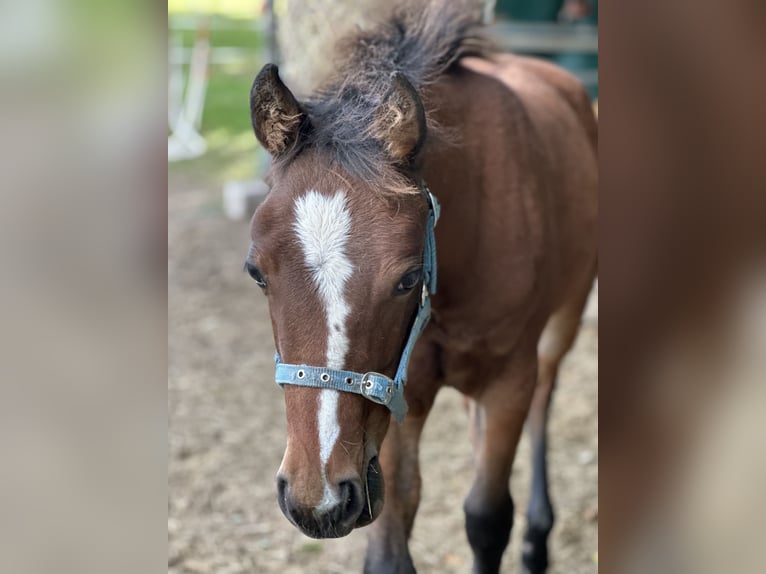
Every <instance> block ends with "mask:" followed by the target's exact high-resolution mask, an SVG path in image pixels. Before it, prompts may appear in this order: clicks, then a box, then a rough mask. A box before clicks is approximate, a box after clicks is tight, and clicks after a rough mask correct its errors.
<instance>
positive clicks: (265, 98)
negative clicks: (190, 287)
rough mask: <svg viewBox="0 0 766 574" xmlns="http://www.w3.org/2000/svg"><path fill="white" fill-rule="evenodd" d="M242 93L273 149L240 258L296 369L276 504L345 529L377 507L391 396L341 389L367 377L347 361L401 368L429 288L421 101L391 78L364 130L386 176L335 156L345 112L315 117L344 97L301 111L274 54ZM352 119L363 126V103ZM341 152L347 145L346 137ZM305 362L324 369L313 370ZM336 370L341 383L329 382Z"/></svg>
mask: <svg viewBox="0 0 766 574" xmlns="http://www.w3.org/2000/svg"><path fill="white" fill-rule="evenodd" d="M335 105H337V106H342V105H343V101H342V99H338V100H335ZM250 107H251V112H252V120H253V127H254V129H255V134H256V136H257V138H258V140H259V141H260V142H261V144H262V145H263V146H264V147H265V148H266V149H267V150H268V151H269V152H270V153H271V155H272V156H273V158H274V162H273V165H272V170H271V174H270V178H271V192H270V194H269V196H268V198H267V199H266V201H265V202H264V203H263V204H262V205H261V206H260V207H259V208H258V210H257V211H256V213H255V215H254V217H253V220H252V227H251V235H252V245H251V249H250V254H249V256H248V259H247V263H246V267H247V269H248V271H249V273H250V275H251V276H252V277H253V278H254V279H255V281H256V282H257V283H258V285H259V287H260V288H261V289H262V290H263V292H264V293H265V295H266V296H267V298H268V301H269V310H270V314H271V322H272V327H273V332H274V341H275V344H276V349H277V353H278V357H279V361H280V362H281V363H282V364H284V365H286V366H287V367H289V368H288V369H287V370H286V372H287V375H285V376H286V377H288V378H289V377H292V380H293V381H294V383H295V384H286V385H284V396H285V402H286V407H287V449H286V451H285V455H284V459H283V461H282V465H281V467H280V469H279V473H278V477H277V489H278V498H279V504H280V507H281V509H282V511H283V513H284V514H285V516H286V517H287V518H288V519H289V520H290V521H291V522H292V523H293V524H295V525H296V526H297V527H298V528H300V529H301V530H302V531H303V532H304V533H305V534H307V535H309V536H313V537H320V538H325V537H338V536H345V535H346V534H348V533H349V532H350V531H351V530H352V529H353V528H355V527H358V526H363V525H365V524H368V523H370V522H371V521H372V520H374V519H375V518H376V517H377V515H378V514H379V513H380V511H381V509H382V507H383V480H382V476H381V470H380V466H379V465H378V459H377V455H378V451H379V449H380V446H381V443H382V441H383V438H384V436H385V434H386V431H387V429H388V424H389V420H390V417H391V410H389V408H388V407H387V406H385V405H384V404H380V403H379V402H375V401H373V400H368V399H367V398H366V397H365V396H363V395H362V394H358V393H354V392H344V391H345V390H350V388H351V387H356V389H357V391H358V390H359V388H360V383H361V386H362V387H364V384H365V382H364V381H362V380H357V379H356V378H354V379H353V380H352V379H351V378H347V377H345V375H343V374H342V373H341V371H344V372H345V371H349V372H352V373H369V372H376V373H381V374H382V375H385V377H388V378H390V379H395V375H396V372H397V368H398V366H399V363H400V359H401V357H402V352H403V350H404V349H405V346H406V343H407V340H408V336H409V334H410V329H411V326H412V324H413V318H414V317H415V316H416V315H417V313H418V309H419V308H420V307H419V305H422V301H423V299H422V287H423V273H424V269H423V253H424V242H425V235H426V230H427V220H428V217H429V210H428V202H427V201H426V200H425V199H424V195H423V194H422V193H418V190H417V187H418V182H419V180H418V179H417V178H416V171H415V165H414V163H415V158H416V157H417V152H418V149H419V147H420V146H421V144H422V142H423V138H424V133H425V120H424V114H423V108H422V104H421V102H420V99H419V97H418V96H417V94H416V93H415V91H414V90H413V89H412V87H411V86H410V85H409V83H407V81H406V80H404V79H403V78H400V77H394V78H392V80H391V83H390V86H389V88H388V90H387V91H386V93H385V94H384V95H381V97H380V99H379V102H378V103H377V104H376V110H375V111H374V113H372V114H370V117H369V122H368V123H369V125H368V126H366V128H365V129H366V135H365V136H364V137H363V138H361V140H360V141H362V145H365V146H370V150H372V151H371V152H370V153H373V155H374V153H378V152H379V155H378V158H386V165H385V166H377V167H378V168H380V169H379V170H378V171H377V172H375V173H379V174H383V175H386V174H388V176H386V177H383V178H382V179H381V178H374V177H371V178H366V177H361V176H360V170H355V169H353V163H354V161H356V160H355V159H354V158H353V157H351V158H349V157H348V155H347V156H346V157H339V153H344V152H343V151H342V150H341V151H340V152H339V149H340V148H339V147H338V146H336V145H333V144H332V137H330V135H331V134H328V130H338V129H340V130H342V129H343V128H342V126H341V124H340V123H338V124H337V125H335V126H332V125H324V126H323V125H320V124H319V122H321V121H322V117H324V118H326V121H328V122H332V121H333V120H332V118H333V117H335V118H336V120H335V121H337V120H338V119H340V118H341V115H342V113H343V110H340V109H338V110H334V111H333V110H329V109H328V110H325V112H326V113H324V115H323V114H322V113H317V114H312V113H309V111H308V110H309V108H308V107H307V106H306V105H301V104H299V103H298V102H297V101H296V99H295V98H294V96H293V95H292V94H291V93H290V91H289V90H288V89H287V87H286V86H285V85H284V84H283V83H282V82H281V80H280V79H279V76H278V74H277V70H276V67H275V66H266V67H265V68H264V69H263V70H262V71H261V73H260V74H259V75H258V76H257V78H256V80H255V83H254V84H253V90H252V93H251V101H250ZM357 111H358V110H357ZM327 118H329V119H327ZM349 121H350V122H352V124H353V121H356V122H357V125H356V128H355V129H358V127H359V125H358V122H359V115H358V114H357V117H356V118H355V120H349ZM356 135H357V136H360V137H361V134H356ZM335 136H336V137H337V136H338V134H337V133H335ZM375 150H377V151H375ZM356 151H357V152H360V150H356ZM368 151H369V150H368ZM345 153H346V154H349V153H351V155H353V153H354V151H353V150H351V151H350V152H349V147H348V146H346V147H345ZM360 153H367V152H364V150H362V151H361V152H360ZM356 159H357V160H358V159H359V158H356ZM349 166H351V167H349ZM389 176H390V177H389ZM403 186H404V187H407V186H409V187H410V192H409V193H408V192H406V191H402V189H401V188H402V187H403ZM392 187H395V188H399V190H398V191H394V192H392V191H391V188H392ZM302 365H305V366H310V367H317V368H319V369H317V370H316V372H313V370H312V372H311V373H307V372H306V369H303V368H301V367H300V366H302ZM309 375H311V376H313V377H315V378H316V379H317V380H316V381H314V382H317V381H320V382H317V385H316V386H315V387H310V386H303V385H301V381H298V380H297V379H303V378H304V377H306V378H308V377H309ZM325 377H326V379H325ZM331 377H332V379H333V381H336V379H337V381H336V382H338V384H339V386H338V387H337V388H342V385H343V381H346V382H347V383H348V385H350V386H349V389H344V391H339V390H335V389H333V388H328V387H329V386H331V385H328V384H323V383H324V382H327V381H329V380H330V378H331ZM385 377H382V378H381V379H382V380H383V381H385ZM278 381H279V377H278ZM280 382H285V381H284V380H283V381H280ZM304 382H305V381H304ZM384 384H385V383H384ZM388 392H389V394H390V393H391V391H390V390H389V391H388ZM392 410H393V409H392Z"/></svg>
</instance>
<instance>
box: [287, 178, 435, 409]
mask: <svg viewBox="0 0 766 574" xmlns="http://www.w3.org/2000/svg"><path fill="white" fill-rule="evenodd" d="M421 185H422V189H423V192H424V195H425V196H426V199H427V200H428V221H427V222H426V241H425V247H424V248H423V286H422V291H421V295H420V301H419V303H418V312H417V315H415V320H414V321H413V323H412V327H411V328H410V334H409V336H408V337H407V344H406V345H405V346H404V350H403V351H402V356H401V358H400V359H399V367H398V368H397V369H396V375H394V378H393V379H391V378H389V377H387V376H386V375H382V374H381V373H375V372H372V371H371V372H368V373H355V372H353V371H343V370H340V369H329V368H326V367H312V366H310V365H290V364H287V363H282V362H281V361H280V359H279V354H278V353H277V355H276V357H275V361H276V364H277V368H276V375H275V380H276V383H277V384H278V385H279V386H280V387H284V385H298V386H301V387H313V388H317V389H333V390H336V391H343V392H346V393H355V394H357V395H362V396H363V397H365V398H367V399H369V400H371V401H372V402H374V403H378V404H381V405H385V406H386V407H388V409H389V410H390V411H391V414H393V415H394V418H395V419H396V421H397V422H399V423H401V422H402V421H403V420H404V416H405V415H406V414H407V401H406V400H405V399H404V385H405V383H406V382H407V367H408V365H409V363H410V357H411V355H412V349H413V348H414V347H415V343H416V342H417V340H418V337H420V334H421V333H422V332H423V329H425V326H426V325H427V324H428V320H429V319H430V318H431V299H430V295H432V294H434V293H436V237H435V236H434V228H435V227H436V222H437V221H438V219H439V211H440V208H439V202H438V201H437V200H436V197H434V195H433V194H431V191H430V190H429V189H428V186H427V185H426V183H425V182H422V184H421Z"/></svg>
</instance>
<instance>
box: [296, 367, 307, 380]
mask: <svg viewBox="0 0 766 574" xmlns="http://www.w3.org/2000/svg"><path fill="white" fill-rule="evenodd" d="M297 375H298V378H299V379H302V378H303V377H305V376H306V373H305V372H304V371H303V369H301V370H300V371H298V373H297Z"/></svg>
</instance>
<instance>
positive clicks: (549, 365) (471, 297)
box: [246, 3, 597, 572]
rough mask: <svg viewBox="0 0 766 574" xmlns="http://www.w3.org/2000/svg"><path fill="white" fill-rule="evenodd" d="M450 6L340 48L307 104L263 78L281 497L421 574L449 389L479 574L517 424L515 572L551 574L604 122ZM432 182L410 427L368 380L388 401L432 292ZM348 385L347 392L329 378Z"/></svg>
mask: <svg viewBox="0 0 766 574" xmlns="http://www.w3.org/2000/svg"><path fill="white" fill-rule="evenodd" d="M454 6H455V4H453V3H444V4H441V5H436V6H432V7H431V8H429V9H426V10H425V11H420V12H419V13H397V15H395V16H394V17H393V18H392V19H391V20H390V21H389V22H387V23H386V24H384V25H381V26H379V27H377V28H376V29H374V30H373V31H372V32H369V33H362V34H361V35H358V36H356V37H355V38H353V39H351V40H349V41H348V42H346V43H345V44H343V45H342V48H341V50H340V53H341V55H342V59H341V61H340V63H339V65H338V67H337V69H336V71H335V73H334V74H333V77H331V78H330V79H329V80H328V81H327V82H326V83H325V84H324V85H323V87H322V88H321V89H320V90H319V91H318V92H317V93H316V94H315V95H314V96H312V97H311V98H308V99H306V100H305V101H303V102H299V101H297V100H296V98H295V97H294V96H293V95H292V94H291V92H290V91H289V90H288V88H287V87H286V86H285V85H284V84H283V83H282V81H281V80H280V78H279V76H278V73H277V69H276V67H275V66H273V65H267V66H265V67H264V69H263V70H262V71H261V72H260V73H259V74H258V76H257V77H256V79H255V82H254V84H253V90H252V92H251V101H250V108H251V112H252V121H253V127H254V129H255V134H256V136H257V138H258V140H259V141H260V143H261V144H262V145H263V146H264V147H265V148H266V149H267V150H268V151H269V152H270V153H271V155H272V157H273V159H274V161H273V165H272V169H271V173H270V176H269V177H270V179H271V183H272V189H271V193H270V194H269V196H268V198H267V199H266V201H265V202H264V203H263V204H262V205H261V206H260V207H259V208H258V210H257V211H256V213H255V215H254V217H253V221H252V229H251V234H252V244H251V249H250V253H249V256H248V259H247V263H246V267H247V270H248V271H249V273H250V275H251V276H252V277H253V278H254V279H255V280H256V282H257V283H258V285H259V286H260V287H261V288H262V289H263V291H264V293H265V294H266V296H267V297H268V300H269V308H270V314H271V321H272V325H273V331H274V341H275V344H276V349H277V352H278V357H279V361H280V362H281V364H284V365H287V367H288V368H289V369H288V370H289V372H290V376H291V377H292V379H291V380H290V381H286V380H284V379H279V377H278V379H279V380H280V382H281V383H285V382H291V383H292V384H285V390H284V395H285V401H286V406H287V448H286V451H285V455H284V459H283V461H282V465H281V467H280V469H279V473H278V477H277V490H278V500H279V504H280V507H281V509H282V511H283V512H284V514H285V516H286V517H287V518H288V519H289V520H290V521H291V522H292V523H293V524H295V525H296V526H297V527H298V528H299V529H300V530H301V531H303V532H304V533H305V534H307V535H309V536H313V537H318V538H323V537H337V536H345V535H346V534H348V533H349V532H350V531H351V530H352V529H354V528H355V527H359V526H364V525H366V524H369V523H371V522H373V521H374V524H373V525H372V526H371V527H370V536H369V546H368V551H367V556H366V561H365V571H366V572H413V571H414V568H413V563H412V559H411V557H410V554H409V551H408V548H407V541H408V538H409V535H410V531H411V529H412V525H413V520H414V518H415V513H416V511H417V507H418V503H419V500H420V490H421V483H420V475H419V470H418V442H419V438H420V434H421V430H422V428H423V424H424V423H425V421H426V417H427V416H428V413H429V410H430V408H431V406H432V405H433V403H434V398H435V396H436V393H437V391H438V390H439V388H440V387H442V386H444V385H448V386H451V387H454V388H456V389H458V390H459V391H460V392H462V393H463V394H464V395H465V397H466V402H467V404H468V411H469V414H470V419H471V423H470V428H471V434H472V439H473V441H474V443H475V452H476V460H475V463H476V477H475V481H474V483H473V486H472V487H471V489H470V491H469V493H468V496H467V498H466V499H465V504H464V510H465V517H466V518H465V520H466V530H467V534H468V540H469V542H470V544H471V547H472V549H473V552H474V572H497V571H498V569H499V567H500V562H501V558H502V554H503V552H504V550H505V547H506V545H507V544H508V540H509V536H510V532H511V526H512V522H513V502H512V499H511V496H510V491H509V479H510V474H511V466H512V463H513V460H514V455H515V452H516V446H517V443H518V441H519V436H520V434H521V431H522V428H523V426H524V424H525V421H526V423H527V427H528V431H529V432H530V433H531V438H532V444H533V474H534V476H533V492H532V496H531V499H530V504H529V509H528V514H527V516H528V521H527V530H526V533H525V543H524V552H523V556H522V562H523V568H524V569H525V570H526V571H529V572H542V571H544V570H545V569H546V567H547V537H548V533H549V532H550V530H551V527H552V525H553V512H552V508H551V504H550V501H549V497H548V486H547V478H546V450H545V449H546V446H545V445H546V439H545V434H546V431H545V427H546V419H547V412H548V405H549V401H550V397H551V391H552V389H553V386H554V383H555V380H556V373H557V369H558V366H559V363H560V361H561V359H562V357H563V356H564V354H565V353H566V352H567V351H568V349H569V348H570V346H571V345H572V342H573V340H574V338H575V335H576V333H577V330H578V327H579V322H580V315H581V312H582V309H583V306H584V304H585V301H586V297H587V295H588V292H589V289H590V287H591V284H592V282H593V279H594V276H595V271H596V216H597V166H596V147H597V144H596V139H597V126H596V121H595V118H594V115H593V112H592V109H591V106H590V102H589V99H588V97H587V95H586V93H585V92H584V90H583V89H582V87H581V86H580V84H579V83H578V82H577V81H576V80H575V79H574V78H573V77H571V76H570V75H568V74H567V73H565V72H564V71H562V70H560V69H558V68H556V67H554V66H552V65H549V64H546V63H543V62H540V61H537V60H533V59H526V58H520V57H514V56H510V55H500V54H493V53H491V52H488V51H487V50H486V48H485V47H484V44H482V43H481V42H480V41H479V40H478V39H477V36H476V34H475V28H474V25H473V23H472V21H471V19H470V18H469V17H467V16H466V15H465V11H462V10H460V9H458V8H455V7H454ZM422 182H427V184H428V186H429V187H430V189H431V191H432V192H433V194H434V195H435V196H436V197H437V198H438V200H439V202H440V203H441V206H442V214H441V220H440V221H439V223H438V226H437V228H436V245H437V247H438V249H437V253H438V275H439V284H438V291H437V292H436V294H435V295H434V296H433V297H432V299H431V301H432V306H433V308H432V312H431V321H430V323H429V324H428V326H427V327H426V328H425V331H424V332H423V334H422V336H421V337H420V339H419V341H418V342H417V344H416V345H415V346H414V349H412V357H411V361H410V363H409V369H408V370H407V375H408V376H407V380H408V381H409V382H408V383H407V385H406V387H405V391H404V398H406V402H407V404H408V405H409V412H408V413H407V416H406V417H405V419H404V422H403V423H402V424H398V423H397V422H396V421H393V422H392V421H391V418H392V417H391V412H392V411H393V412H394V413H395V414H397V410H396V409H395V408H394V407H393V406H392V403H387V400H388V399H387V398H386V397H385V396H384V397H383V399H380V397H378V398H373V400H368V398H370V397H366V396H364V390H363V388H364V385H365V381H367V383H366V384H367V385H372V384H373V382H372V381H370V380H369V376H373V377H377V378H376V379H375V381H378V382H380V381H382V383H381V384H383V385H384V386H386V385H388V387H387V389H386V390H387V392H388V393H389V396H390V394H391V392H392V388H393V389H394V390H393V392H394V393H396V392H397V388H398V387H397V385H398V383H399V382H401V381H400V378H399V376H398V375H397V374H396V373H397V368H398V366H399V365H400V363H401V362H402V354H403V353H404V354H405V355H407V356H409V350H410V348H411V347H410V345H409V344H408V343H407V341H408V340H409V339H408V338H411V336H410V334H411V326H412V324H413V321H415V320H416V317H417V318H420V317H421V315H422V314H423V312H424V311H423V309H424V308H426V307H425V305H426V303H428V295H429V291H432V290H433V289H432V288H431V289H427V288H426V285H427V283H425V284H424V282H428V281H430V279H429V277H424V274H425V273H426V272H427V271H429V269H428V265H427V262H426V261H425V260H424V259H425V258H424V253H425V254H426V255H428V253H429V248H428V246H427V245H426V244H427V243H428V237H429V228H428V226H429V223H428V222H429V217H432V216H433V209H429V207H430V202H429V201H427V199H428V194H427V193H425V192H424V191H423V190H424V185H423V183H422ZM403 362H404V363H405V366H406V359H405V360H404V361H403ZM313 371H316V373H314V374H315V375H316V376H315V378H314V379H312V381H313V383H312V385H307V384H306V380H307V379H308V378H311V377H309V374H311V372H313ZM278 372H279V369H278ZM358 373H366V374H365V375H364V376H362V375H359V377H360V378H359V379H358V380H357V374H358ZM344 374H345V375H346V382H347V383H348V384H349V385H350V387H349V389H348V390H351V387H353V389H354V390H353V392H343V387H342V381H341V382H338V381H336V379H337V377H342V376H343V375H344ZM311 376H312V377H313V376H314V375H311ZM364 377H368V378H367V379H365V378H364ZM298 379H304V380H303V381H299V380H298ZM320 380H321V382H320ZM302 383H303V384H302ZM376 384H377V383H376ZM338 389H340V390H338ZM402 412H403V411H402ZM402 412H399V413H398V414H399V415H401V414H402ZM384 438H385V440H384ZM381 467H382V476H383V477H385V487H384V486H383V480H382V477H381V476H380V471H381ZM384 494H385V504H384V503H383V500H384Z"/></svg>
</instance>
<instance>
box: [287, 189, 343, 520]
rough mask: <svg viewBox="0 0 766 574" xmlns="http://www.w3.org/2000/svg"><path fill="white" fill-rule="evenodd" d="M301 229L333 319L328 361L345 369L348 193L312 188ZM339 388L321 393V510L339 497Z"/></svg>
mask: <svg viewBox="0 0 766 574" xmlns="http://www.w3.org/2000/svg"><path fill="white" fill-rule="evenodd" d="M295 216H296V219H295V232H296V234H297V235H298V239H299V241H300V243H301V247H302V248H303V255H304V257H305V260H306V266H307V267H308V268H309V271H310V272H311V277H312V280H313V281H314V284H315V285H316V288H317V292H318V293H319V297H320V299H321V301H322V303H323V304H324V308H325V316H326V320H327V357H326V361H327V366H328V367H329V368H331V369H342V368H343V367H344V364H345V361H346V353H348V345H349V343H348V336H347V335H346V319H347V318H348V315H349V312H350V310H349V307H348V304H347V302H346V299H345V285H346V281H347V280H348V279H349V278H350V277H351V274H352V271H353V266H352V265H351V261H350V260H349V259H348V256H347V255H346V244H347V243H348V238H349V235H350V233H351V213H350V212H349V210H348V208H347V206H346V195H345V193H343V192H342V191H338V192H336V193H335V195H332V196H326V195H322V194H321V193H318V192H316V191H313V190H310V191H308V192H306V194H305V195H304V196H302V197H299V198H298V199H297V200H296V202H295ZM338 398H339V391H334V390H331V389H322V391H320V393H319V406H318V407H319V408H318V412H317V432H318V435H319V458H320V460H321V463H322V479H323V481H324V496H323V498H322V501H321V503H320V504H319V506H318V507H317V510H319V511H322V510H326V509H329V508H332V506H334V505H335V504H336V503H337V502H338V499H337V496H336V494H335V493H334V492H333V490H332V488H330V485H329V484H328V483H327V477H326V474H325V472H326V471H325V467H326V465H327V461H328V460H329V458H330V455H331V454H332V451H333V448H334V447H335V443H336V442H337V440H338V436H339V434H340V428H339V426H338Z"/></svg>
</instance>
